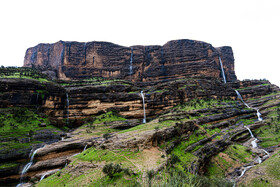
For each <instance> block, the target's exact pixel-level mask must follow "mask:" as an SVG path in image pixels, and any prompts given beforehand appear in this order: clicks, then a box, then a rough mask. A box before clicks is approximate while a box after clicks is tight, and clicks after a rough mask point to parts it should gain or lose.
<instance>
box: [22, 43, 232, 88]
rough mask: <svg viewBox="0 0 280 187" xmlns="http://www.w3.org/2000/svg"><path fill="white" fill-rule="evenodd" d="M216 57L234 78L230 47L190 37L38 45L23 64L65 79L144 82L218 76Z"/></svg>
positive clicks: (228, 76)
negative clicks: (153, 42)
mask: <svg viewBox="0 0 280 187" xmlns="http://www.w3.org/2000/svg"><path fill="white" fill-rule="evenodd" d="M219 56H220V57H221V59H222V61H223V66H224V70H225V74H226V79H227V80H228V81H235V80H236V76H235V72H234V57H233V52H232V49H231V47H220V48H214V47H213V46H212V45H211V44H208V43H205V42H200V41H193V40H174V41H169V42H167V43H166V44H165V45H163V46H132V47H124V46H120V45H116V44H113V43H108V42H88V43H79V42H64V41H59V42H57V43H54V44H39V45H37V46H35V47H32V48H29V49H28V50H27V51H26V55H25V58H24V66H25V67H35V68H36V69H39V70H41V71H43V72H44V73H46V74H48V75H50V76H51V77H53V78H58V79H65V80H67V79H68V80H69V79H79V78H90V77H105V78H118V79H126V80H132V81H134V82H139V81H143V82H147V81H156V80H162V79H171V78H180V77H185V76H187V77H195V76H201V75H203V76H207V77H215V78H220V79H221V78H222V75H221V68H220V64H219Z"/></svg>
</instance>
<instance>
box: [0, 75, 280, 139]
mask: <svg viewBox="0 0 280 187" xmlns="http://www.w3.org/2000/svg"><path fill="white" fill-rule="evenodd" d="M74 83H75V82H74ZM74 83H72V82H69V85H66V86H64V85H60V84H56V83H52V82H43V83H41V82H39V81H36V80H28V79H25V80H23V79H1V80H0V107H2V108H5V107H11V106H20V107H33V108H39V109H40V110H41V111H42V112H44V113H45V114H47V115H48V116H49V117H50V118H52V119H55V120H57V119H60V120H62V119H65V118H67V116H69V119H70V122H71V123H72V124H76V123H77V125H79V121H77V120H79V119H81V118H85V117H89V116H92V115H97V114H100V113H104V112H108V111H117V112H118V113H119V114H121V115H122V116H124V117H126V118H134V119H135V118H143V105H142V98H141V95H140V91H141V90H144V97H145V107H146V115H147V117H155V116H156V115H159V114H162V112H164V111H166V110H167V109H170V108H172V107H174V106H176V105H178V104H181V103H184V102H187V101H189V100H191V99H194V98H200V99H201V98H218V99H223V98H232V99H235V98H236V93H235V91H234V89H233V88H236V89H239V92H240V93H241V94H242V96H243V94H244V97H243V98H244V99H245V98H247V97H259V96H262V95H266V94H269V93H272V92H274V91H276V90H277V87H276V86H275V85H271V84H270V83H269V82H268V81H251V82H249V81H244V82H243V81H242V82H234V83H230V84H223V83H222V82H221V81H219V80H216V79H214V78H212V79H209V78H207V79H206V78H197V79H182V80H176V81H172V80H170V81H167V82H162V81H160V82H149V83H148V82H145V83H137V84H136V83H129V82H125V81H111V82H106V81H104V82H102V81H101V82H100V83H99V82H97V83H94V84H85V85H79V84H78V83H75V84H74ZM231 86H233V88H232V87H231ZM244 86H248V88H247V89H243V87H244ZM66 93H67V94H66ZM67 96H68V101H69V102H67ZM68 103H69V105H67V104H68ZM58 124H60V123H58ZM61 125H63V123H62V124H61ZM46 136H47V135H46Z"/></svg>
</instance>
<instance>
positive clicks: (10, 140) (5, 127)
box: [0, 108, 59, 150]
mask: <svg viewBox="0 0 280 187" xmlns="http://www.w3.org/2000/svg"><path fill="white" fill-rule="evenodd" d="M41 123H46V125H47V126H46V127H40V126H39V124H41ZM0 127H1V128H0V139H3V141H1V142H0V150H1V149H6V150H9V149H20V148H27V147H30V146H31V145H32V144H35V143H40V142H38V141H33V140H32V138H31V136H32V135H33V134H34V133H36V131H39V130H46V129H48V130H52V131H53V133H57V132H58V130H59V129H57V128H56V127H54V126H52V125H50V122H49V120H48V118H47V116H40V115H39V114H36V113H35V112H34V111H32V110H29V109H26V108H5V109H0ZM23 138H31V141H30V142H29V143H20V142H19V139H23Z"/></svg>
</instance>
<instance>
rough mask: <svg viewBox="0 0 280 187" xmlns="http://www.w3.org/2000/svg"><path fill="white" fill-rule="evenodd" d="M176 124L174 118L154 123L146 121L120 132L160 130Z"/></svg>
mask: <svg viewBox="0 0 280 187" xmlns="http://www.w3.org/2000/svg"><path fill="white" fill-rule="evenodd" d="M174 125H175V121H173V120H167V121H162V122H159V123H153V122H151V123H144V124H141V125H138V126H136V127H132V128H130V129H126V130H123V131H120V133H126V132H131V131H137V132H141V131H146V130H159V129H162V128H164V127H170V126H174Z"/></svg>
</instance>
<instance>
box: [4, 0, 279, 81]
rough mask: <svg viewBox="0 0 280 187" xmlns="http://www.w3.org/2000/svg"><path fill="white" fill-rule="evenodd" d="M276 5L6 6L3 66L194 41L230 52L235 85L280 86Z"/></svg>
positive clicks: (259, 0) (116, 2)
mask: <svg viewBox="0 0 280 187" xmlns="http://www.w3.org/2000/svg"><path fill="white" fill-rule="evenodd" d="M279 23H280V1H279V0H182V1H179V0H172V1H171V0H169V1H164V0H141V1H138V0H137V1H136V0H134V1H133V0H96V1H95V0H79V1H78V0H75V1H74V0H48V1H42V0H6V1H4V0H1V2H0V24H1V29H0V52H1V53H0V54H1V56H0V65H4V66H22V65H23V59H24V55H25V51H26V49H27V48H29V47H33V46H35V45H37V44H39V43H54V42H57V41H59V40H64V41H79V42H87V41H108V42H113V43H116V44H119V45H124V46H131V45H163V44H165V43H166V42H167V41H169V40H175V39H194V40H200V41H204V42H208V43H211V44H212V45H213V46H214V47H219V46H231V47H232V48H233V52H234V56H235V72H236V75H237V77H238V79H240V80H243V79H263V78H266V79H268V80H270V81H271V82H272V83H274V84H277V85H279V86H280V59H279V55H280V47H279V46H280V36H279V35H280V24H279Z"/></svg>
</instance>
